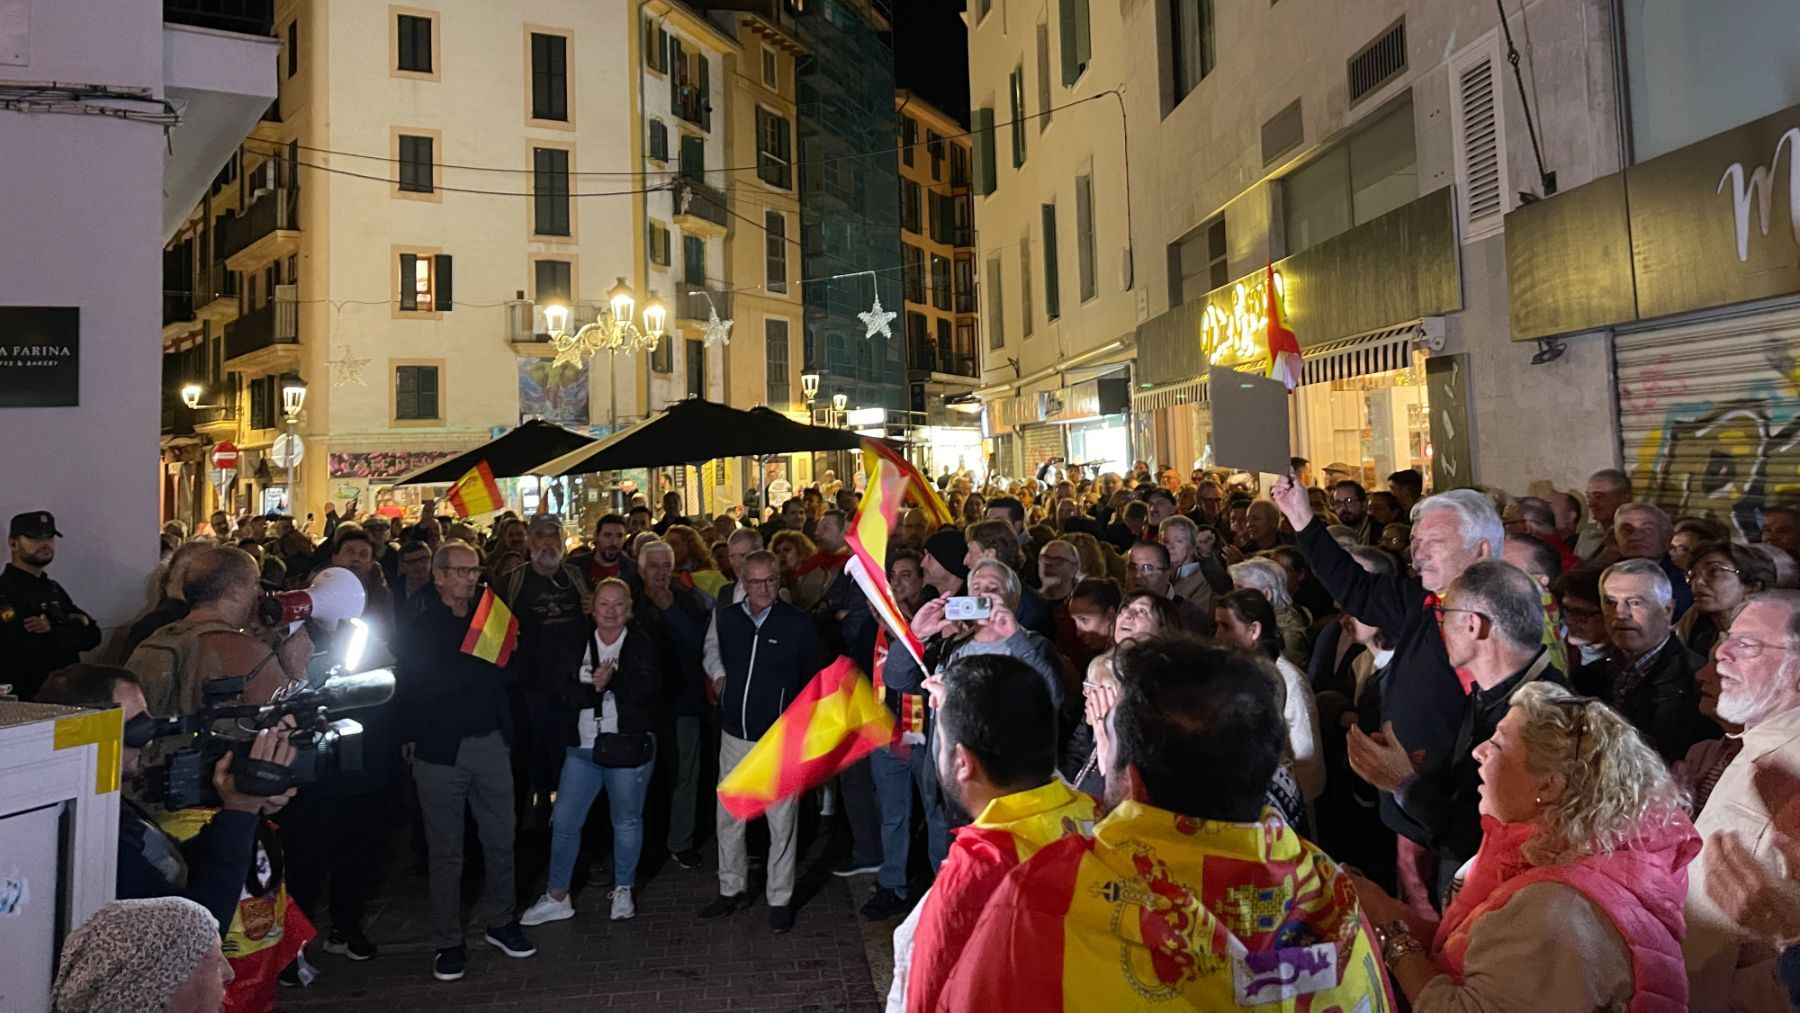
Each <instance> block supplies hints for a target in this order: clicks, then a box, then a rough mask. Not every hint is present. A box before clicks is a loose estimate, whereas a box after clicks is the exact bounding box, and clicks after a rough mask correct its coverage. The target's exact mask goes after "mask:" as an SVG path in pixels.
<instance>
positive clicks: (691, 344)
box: [684, 339, 706, 398]
mask: <svg viewBox="0 0 1800 1013" xmlns="http://www.w3.org/2000/svg"><path fill="white" fill-rule="evenodd" d="M684 344H685V345H686V346H687V347H686V349H685V351H686V359H687V393H688V397H700V398H703V397H705V396H706V345H705V344H703V343H701V342H698V341H694V340H692V339H689V340H688V341H686V342H684Z"/></svg>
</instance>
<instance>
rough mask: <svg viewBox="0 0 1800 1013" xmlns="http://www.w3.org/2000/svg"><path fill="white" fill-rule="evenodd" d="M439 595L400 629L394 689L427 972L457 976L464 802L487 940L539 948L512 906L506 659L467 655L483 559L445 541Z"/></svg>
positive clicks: (527, 952)
mask: <svg viewBox="0 0 1800 1013" xmlns="http://www.w3.org/2000/svg"><path fill="white" fill-rule="evenodd" d="M431 569H432V578H433V583H434V585H435V589H436V592H437V598H436V600H434V601H429V602H428V603H427V604H426V605H425V606H424V607H423V608H421V609H420V611H419V614H418V615H417V616H415V617H414V618H413V620H412V622H411V623H410V624H409V625H407V627H406V628H405V629H404V630H403V631H402V633H401V640H400V644H399V649H398V650H397V651H396V652H395V653H396V656H397V657H398V659H399V666H400V671H399V691H400V694H401V700H402V707H403V714H404V716H405V717H404V719H405V724H406V731H405V732H404V733H403V737H404V738H405V739H407V740H408V741H410V742H411V743H412V760H413V779H414V780H415V781H416V782H417V783H418V787H419V809H420V812H421V814H422V816H423V818H424V824H425V850H426V854H427V856H428V864H429V867H430V876H431V934H432V945H433V946H434V947H435V948H436V950H437V952H436V954H435V955H434V957H433V959H432V967H431V972H432V976H433V977H435V978H437V979H438V980H439V981H455V980H457V979H458V978H461V977H462V976H463V967H464V963H465V956H464V950H463V919H462V867H463V833H464V822H463V820H464V816H463V813H464V810H465V807H466V809H467V811H468V812H469V813H470V814H471V815H473V816H474V819H475V830H476V833H477V835H478V836H479V837H480V839H481V853H482V861H483V866H484V872H485V875H484V877H483V882H482V892H481V902H480V904H478V905H477V911H478V913H479V914H480V915H481V917H482V920H483V923H484V924H485V925H486V926H487V934H486V936H485V938H486V940H487V942H488V944H489V945H491V946H493V947H495V948H497V949H499V950H500V951H501V952H502V953H505V954H506V955H507V956H509V957H529V956H531V955H532V954H534V953H536V952H537V947H535V946H533V945H531V943H530V941H528V940H527V939H526V938H525V934H524V933H523V932H522V931H520V929H519V920H518V918H516V917H515V916H514V914H513V893H514V891H513V831H514V820H513V777H512V734H513V729H512V708H511V705H510V704H509V703H508V702H507V696H506V681H507V674H508V668H510V666H511V660H510V659H509V662H508V667H507V668H502V667H500V666H497V665H494V664H493V663H491V662H489V661H486V660H483V659H482V658H478V657H476V656H475V655H473V654H465V653H463V641H464V639H465V638H466V637H467V636H468V634H469V625H470V624H471V623H472V622H474V612H475V608H476V605H475V602H476V596H477V593H478V590H479V589H478V588H477V587H476V582H477V579H478V577H479V576H480V573H481V564H480V560H479V559H478V558H477V557H476V555H475V550H474V549H472V548H470V547H469V546H468V544H467V543H465V542H460V541H457V540H454V539H451V540H449V541H446V542H444V544H443V545H442V546H440V547H439V548H438V550H437V553H436V555H435V556H433V557H432V561H431Z"/></svg>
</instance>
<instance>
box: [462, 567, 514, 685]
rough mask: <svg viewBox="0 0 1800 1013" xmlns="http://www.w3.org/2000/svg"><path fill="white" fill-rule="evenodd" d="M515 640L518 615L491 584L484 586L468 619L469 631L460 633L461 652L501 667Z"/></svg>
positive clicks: (510, 655) (508, 658) (508, 656)
mask: <svg viewBox="0 0 1800 1013" xmlns="http://www.w3.org/2000/svg"><path fill="white" fill-rule="evenodd" d="M518 644H519V620H518V617H516V616H514V615H513V612H512V609H509V608H507V607H506V603H505V602H503V601H501V600H500V596H499V595H497V594H495V593H494V589H493V588H491V587H490V588H485V589H484V590H483V591H482V592H481V603H480V604H479V605H476V606H475V615H474V617H473V618H472V619H470V620H469V632H468V633H467V634H465V635H464V636H463V642H462V652H463V653H464V654H473V655H474V656H475V657H477V658H480V659H481V660H483V661H486V662H489V663H490V664H493V665H496V666H498V667H500V668H505V667H506V663H507V661H509V660H510V659H511V658H512V653H513V648H514V647H517V646H518Z"/></svg>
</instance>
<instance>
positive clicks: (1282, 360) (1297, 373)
mask: <svg viewBox="0 0 1800 1013" xmlns="http://www.w3.org/2000/svg"><path fill="white" fill-rule="evenodd" d="M1264 287H1265V288H1266V289H1267V290H1268V293H1269V307H1268V317H1269V323H1268V332H1269V335H1268V336H1269V375H1270V376H1271V377H1273V378H1275V379H1277V380H1280V381H1281V382H1282V383H1285V384H1287V389H1288V390H1290V391H1291V390H1293V389H1294V388H1295V387H1298V386H1300V380H1301V378H1302V376H1303V374H1304V373H1305V371H1306V363H1305V361H1304V360H1303V359H1301V358H1300V339H1299V338H1297V337H1295V336H1294V332H1293V331H1290V330H1288V326H1287V322H1286V321H1285V320H1284V319H1283V313H1282V311H1281V293H1279V292H1277V291H1276V290H1275V264H1274V262H1273V261H1271V262H1270V263H1269V265H1268V278H1267V280H1266V282H1265V283H1264Z"/></svg>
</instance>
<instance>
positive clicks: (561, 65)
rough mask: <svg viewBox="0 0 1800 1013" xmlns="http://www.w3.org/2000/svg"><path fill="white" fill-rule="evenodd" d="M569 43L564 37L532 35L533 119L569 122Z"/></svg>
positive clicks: (535, 33)
mask: <svg viewBox="0 0 1800 1013" xmlns="http://www.w3.org/2000/svg"><path fill="white" fill-rule="evenodd" d="M568 42H569V40H568V39H566V38H564V37H563V36H561V35H545V34H543V33H542V32H532V33H531V116H532V118H533V119H539V120H560V121H563V122H567V121H568V119H569V62H568V61H569V52H568Z"/></svg>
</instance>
